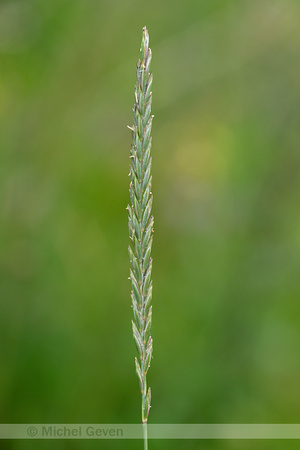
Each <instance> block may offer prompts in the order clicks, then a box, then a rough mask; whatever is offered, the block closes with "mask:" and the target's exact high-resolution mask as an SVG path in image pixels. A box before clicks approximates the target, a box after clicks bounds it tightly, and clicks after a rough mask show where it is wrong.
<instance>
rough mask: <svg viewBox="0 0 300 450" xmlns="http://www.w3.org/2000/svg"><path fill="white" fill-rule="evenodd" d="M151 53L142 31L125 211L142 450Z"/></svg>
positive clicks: (148, 352) (146, 400)
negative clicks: (141, 425)
mask: <svg viewBox="0 0 300 450" xmlns="http://www.w3.org/2000/svg"><path fill="white" fill-rule="evenodd" d="M151 58H152V53H151V50H150V48H149V34H148V31H147V29H146V27H144V28H143V38H142V45H141V56H140V59H139V61H138V63H137V71H136V73H137V83H136V86H135V104H134V107H133V126H132V127H129V128H130V129H131V130H132V145H131V151H130V162H131V163H130V172H129V176H130V186H129V193H130V205H129V206H128V207H127V209H128V225H129V238H130V245H129V249H128V250H129V258H130V263H131V269H130V279H131V285H132V291H131V300H132V309H133V315H134V320H133V321H132V331H133V337H134V340H135V343H136V346H137V350H138V354H139V359H138V358H135V368H136V373H137V376H138V379H139V384H140V388H141V394H142V423H143V435H144V450H147V449H148V438H147V420H148V416H149V411H150V406H151V389H150V387H149V388H148V390H147V379H146V377H147V372H148V369H149V367H150V363H151V358H152V350H153V341H152V338H151V336H150V328H151V322H152V306H151V299H152V280H151V270H152V258H151V257H150V255H151V247H152V240H153V237H152V234H153V223H154V220H153V216H152V215H151V208H152V201H153V196H152V192H151V183H152V176H151V160H152V158H151V156H150V151H151V141H152V138H151V127H152V119H153V116H151V102H152V93H151V86H152V73H151V72H150V62H151Z"/></svg>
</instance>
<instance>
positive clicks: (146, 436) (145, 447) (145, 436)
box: [143, 422, 148, 450]
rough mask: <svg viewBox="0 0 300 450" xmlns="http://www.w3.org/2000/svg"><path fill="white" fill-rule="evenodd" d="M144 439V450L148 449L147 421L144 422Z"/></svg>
mask: <svg viewBox="0 0 300 450" xmlns="http://www.w3.org/2000/svg"><path fill="white" fill-rule="evenodd" d="M143 439H144V450H148V433H147V422H144V423H143Z"/></svg>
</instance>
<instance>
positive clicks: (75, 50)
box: [0, 0, 300, 450]
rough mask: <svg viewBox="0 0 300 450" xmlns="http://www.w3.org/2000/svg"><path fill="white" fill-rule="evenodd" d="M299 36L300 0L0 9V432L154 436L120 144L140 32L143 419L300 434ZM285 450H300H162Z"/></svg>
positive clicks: (61, 3) (40, 445)
mask: <svg viewBox="0 0 300 450" xmlns="http://www.w3.org/2000/svg"><path fill="white" fill-rule="evenodd" d="M299 20H300V2H299V1H298V0H264V1H262V0H251V1H243V0H239V1H238V0H209V1H205V0H185V1H177V2H175V1H171V0H152V1H151V2H141V1H138V0H123V1H121V0H119V1H118V0H98V1H96V0H85V1H84V0H51V1H46V0H26V1H25V0H2V1H1V3H0V67H1V69H0V143H1V153H0V155H1V161H0V171H1V176H0V183H1V233H0V235H1V251H0V264H1V284H0V289H1V305H0V342H1V352H0V355H1V356H0V362H1V364H0V367H1V369H0V421H1V423H100V424H101V423H120V424H121V423H139V422H140V417H141V411H140V410H141V405H140V403H141V401H140V392H139V388H138V381H137V377H136V375H135V368H134V356H135V355H136V350H135V346H134V342H133V338H132V333H131V318H132V311H131V307H130V283H129V281H128V279H127V277H128V276H129V258H128V253H127V247H128V242H129V239H128V226H127V212H126V210H125V208H126V206H127V204H128V202H129V194H128V186H129V178H128V169H129V149H130V145H131V133H130V131H129V130H128V129H127V127H126V126H127V125H131V124H132V106H133V103H134V85H135V66H136V62H137V58H138V56H139V46H140V42H141V37H142V27H143V26H145V25H146V26H147V28H148V29H149V33H150V47H151V49H152V52H153V63H152V70H153V75H154V82H153V113H154V115H155V118H154V122H153V148H152V157H153V194H154V210H153V212H154V217H155V233H154V245H153V283H154V284H153V285H154V294H153V331H152V335H153V339H154V358H153V361H152V365H151V369H150V371H149V374H148V380H149V383H150V385H151V388H152V409H151V413H150V417H149V421H150V422H151V423H300V422H299V421H300V410H299V404H300V388H299V374H300V352H299V347H300V301H299V300H300V285H299V273H300V270H299V269H300V209H299V204H300V176H299V173H300V153H299V123H300V77H299V71H300V59H299V52H300V28H299ZM283 447H284V448H298V444H297V442H296V441H294V442H293V441H289V442H284V443H282V442H280V441H277V442H276V441H265V442H262V441H261V442H257V441H256V442H255V441H252V442H251V441H244V442H243V441H188V442H184V441H176V440H173V441H162V442H159V441H151V442H150V443H149V448H150V449H151V450H152V449H153V450H155V449H157V450H160V449H164V450H168V449H172V450H173V449H174V450H175V449H186V448H188V449H192V450H193V449H204V450H205V449H225V450H227V449H254V448H255V449H256V448H260V449H279V448H280V449H281V448H283ZM1 448H5V449H12V450H23V449H29V448H30V449H42V450H43V449H54V448H55V449H58V450H69V449H72V450H73V449H74V450H77V449H83V448H84V449H96V448H97V449H98V448H101V449H102V448H103V449H104V448H105V449H133V450H135V449H140V448H142V443H141V442H140V441H80V440H77V441H76V440H71V441H67V440H62V441H59V440H58V441H17V440H16V441H6V442H4V441H3V442H2V443H1Z"/></svg>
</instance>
